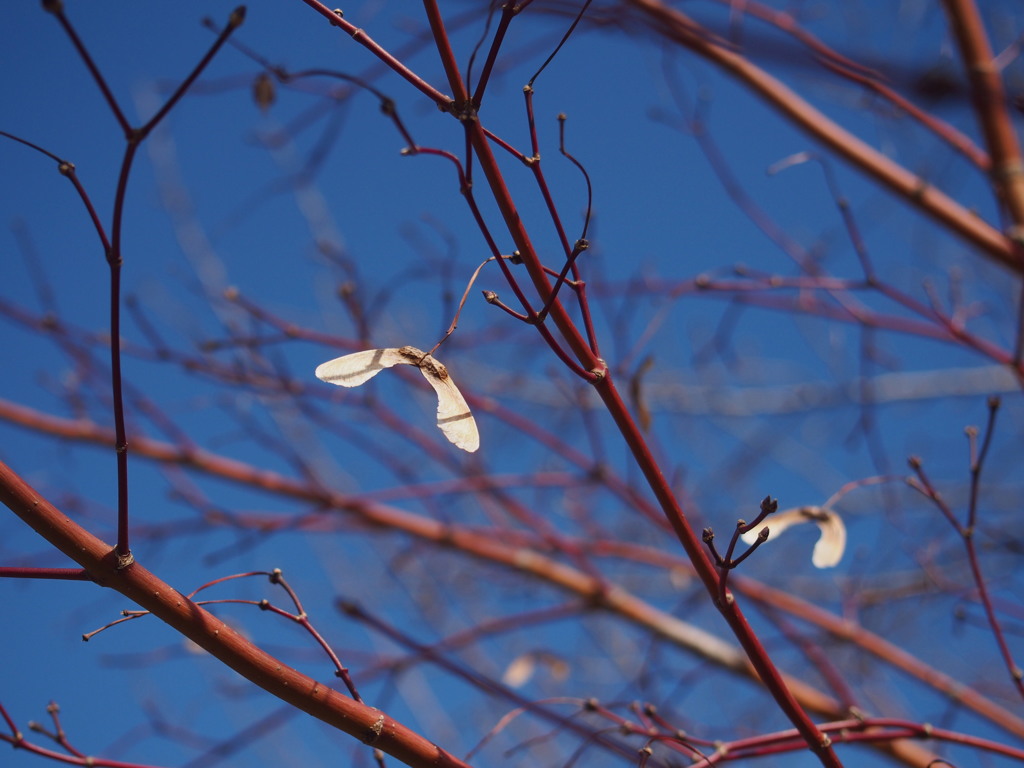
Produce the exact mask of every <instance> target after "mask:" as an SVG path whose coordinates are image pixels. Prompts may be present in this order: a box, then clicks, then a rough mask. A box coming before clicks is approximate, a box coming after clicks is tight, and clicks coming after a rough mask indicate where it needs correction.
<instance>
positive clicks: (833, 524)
mask: <svg viewBox="0 0 1024 768" xmlns="http://www.w3.org/2000/svg"><path fill="white" fill-rule="evenodd" d="M817 509H818V510H819V512H820V513H821V516H820V517H817V518H816V519H815V522H816V523H817V524H818V528H820V529H821V536H820V537H819V538H818V543H817V544H815V545H814V553H813V554H812V555H811V562H812V563H814V567H815V568H831V567H832V566H834V565H838V564H839V561H840V560H842V558H843V552H844V551H845V550H846V525H845V524H844V523H843V518H841V517H840V516H839V515H837V514H836V513H835V512H833V511H832V510H831V509H828V508H827V507H818V508H817Z"/></svg>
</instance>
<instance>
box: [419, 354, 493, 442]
mask: <svg viewBox="0 0 1024 768" xmlns="http://www.w3.org/2000/svg"><path fill="white" fill-rule="evenodd" d="M403 349H409V347H403ZM416 351H417V352H418V351H419V350H416ZM420 355H421V360H420V363H419V366H420V372H421V373H422V374H423V377H424V378H425V379H426V380H427V381H428V382H430V386H432V387H433V388H434V391H435V392H436V393H437V426H438V427H440V429H441V431H442V432H444V436H445V437H447V438H448V441H449V442H450V443H452V444H454V445H455V446H457V447H458V448H461V449H462V450H464V451H469V452H470V453H473V452H474V451H475V450H476V449H477V448H479V447H480V432H479V431H477V428H476V419H474V418H473V414H472V413H471V412H470V410H469V405H467V404H466V398H464V397H463V396H462V393H461V392H460V391H459V388H458V387H457V386H455V382H454V381H452V377H451V376H450V375H449V374H448V369H447V368H445V367H444V366H443V365H442V364H441V363H439V362H438V361H437V360H435V359H434V358H432V357H431V356H430V355H426V356H423V353H422V352H420Z"/></svg>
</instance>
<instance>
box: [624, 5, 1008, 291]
mask: <svg viewBox="0 0 1024 768" xmlns="http://www.w3.org/2000/svg"><path fill="white" fill-rule="evenodd" d="M629 3H630V5H631V6H633V7H634V8H635V9H637V10H639V11H641V12H642V13H644V14H645V15H646V16H648V17H649V19H650V20H651V22H652V23H651V25H650V28H651V30H652V31H654V32H655V33H656V34H658V35H661V36H662V37H666V38H668V39H670V40H673V41H675V42H677V43H679V44H680V45H683V46H686V47H687V48H689V49H690V50H692V51H694V52H695V53H698V54H700V55H701V56H703V57H704V58H706V59H708V60H709V61H712V62H714V63H715V64H717V65H718V66H720V67H721V68H722V69H723V70H724V71H725V72H727V73H729V74H730V75H732V76H734V77H736V78H737V79H738V80H739V81H740V82H742V83H743V84H744V85H746V86H747V87H749V88H750V89H752V90H753V91H754V92H755V93H757V94H758V95H759V96H761V97H762V98H763V99H765V100H766V101H767V102H768V103H769V104H771V105H772V106H773V107H774V108H776V109H777V110H778V111H779V112H781V113H782V114H783V115H784V116H785V117H786V118H788V119H789V120H790V121H792V122H793V123H794V124H795V125H796V126H798V127H799V128H801V129H802V130H804V131H806V132H807V133H809V134H810V135H811V136H813V137H814V138H815V139H817V140H818V141H820V142H822V143H823V144H824V145H825V146H826V147H828V149H829V150H831V151H832V152H834V153H835V154H836V155H837V156H839V157H842V158H843V159H845V160H847V161H848V162H849V163H850V164H851V165H852V166H853V167H854V168H857V169H859V170H861V171H863V172H864V173H866V174H868V175H869V176H871V177H872V178H874V179H875V180H876V181H878V182H879V183H880V184H882V185H883V186H884V187H886V188H887V189H889V190H891V191H892V192H893V193H895V194H896V195H898V196H900V197H902V198H903V199H904V200H906V201H907V202H908V203H910V204H911V205H913V206H915V207H917V208H919V209H920V210H922V211H924V212H925V213H927V214H928V215H929V216H931V217H932V218H933V219H934V220H936V221H937V222H938V223H939V224H940V225H942V226H943V227H946V228H948V229H949V230H951V231H952V232H954V233H956V234H957V235H958V236H959V237H961V238H963V239H964V240H966V241H967V242H969V243H972V244H973V245H974V246H975V247H977V248H978V249H979V250H981V251H982V253H984V254H986V255H987V256H989V257H990V258H992V259H994V260H996V261H997V262H999V263H1000V264H1002V265H1003V266H1005V267H1007V268H1008V269H1010V270H1012V271H1013V272H1016V273H1018V274H1021V273H1024V258H1022V256H1021V254H1020V253H1019V252H1018V250H1017V247H1016V245H1015V244H1014V242H1013V241H1012V240H1011V239H1010V238H1008V237H1006V236H1005V235H1003V234H1002V233H1001V232H999V231H998V230H997V229H996V228H994V227H993V226H992V225H990V224H988V223H987V222H985V221H984V220H982V219H981V218H979V217H978V216H977V214H975V213H974V212H973V211H971V210H969V209H967V208H965V207H964V206H962V205H960V203H958V202H956V201H955V200H953V199H952V198H951V197H949V196H948V195H946V194H945V193H943V192H942V191H940V190H939V189H938V188H936V187H934V186H932V185H931V184H930V183H929V182H928V181H927V180H925V179H923V178H921V177H920V176H917V175H916V174H913V173H911V172H910V171H908V170H907V169H905V168H904V167H903V166H901V165H899V164H898V163H894V162H893V161H892V160H890V159H889V158H888V157H886V156H885V155H883V154H882V153H881V152H879V151H878V150H876V149H875V148H874V147H872V146H870V145H868V144H867V143H866V142H864V141H862V140H861V139H859V138H857V137H856V136H854V135H853V134H852V133H850V132H849V131H847V130H845V129H844V128H842V127H841V126H839V125H838V124H837V123H835V122H833V121H832V120H830V119H829V118H828V117H826V116H825V115H824V114H822V113H821V112H820V111H819V110H817V109H815V108H814V107H812V106H811V105H810V104H809V103H807V102H806V101H805V100H804V99H802V98H801V97H800V96H799V95H797V94H796V93H795V92H793V91H792V90H790V89H789V88H788V87H786V86H785V85H784V84H783V83H782V82H781V81H779V80H777V79H776V78H775V77H773V76H772V75H770V74H768V73H767V72H765V71H764V70H763V69H761V68H760V67H758V66H756V65H755V64H754V63H753V62H751V61H750V60H749V59H748V58H746V57H745V56H743V55H742V54H740V53H737V52H736V51H734V50H732V49H731V48H728V47H726V46H724V45H721V44H719V43H717V42H716V41H715V40H714V39H713V36H712V35H711V34H710V33H709V32H707V30H705V29H703V27H701V26H700V25H699V24H697V23H696V22H694V21H693V20H692V19H690V18H689V17H688V16H686V15H685V14H683V13H681V12H680V11H679V10H677V9H675V8H670V7H669V6H667V5H666V4H665V3H663V2H661V1H660V0H629ZM993 162H994V163H995V159H994V158H993Z"/></svg>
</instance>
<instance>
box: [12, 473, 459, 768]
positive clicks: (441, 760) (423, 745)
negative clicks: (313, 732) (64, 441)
mask: <svg viewBox="0 0 1024 768" xmlns="http://www.w3.org/2000/svg"><path fill="white" fill-rule="evenodd" d="M0 501H3V503H4V504H6V505H7V507H8V508H9V509H10V510H11V511H12V512H14V513H15V514H16V515H17V516H18V517H20V518H21V519H22V520H23V521H24V522H25V523H26V524H28V525H29V526H30V527H31V528H32V529H33V530H35V531H36V533H38V534H39V535H40V536H42V537H43V538H44V539H46V540H47V541H48V542H50V543H51V544H52V545H53V546H54V547H56V548H57V549H59V550H60V551H61V552H63V553H64V554H65V555H67V556H68V557H70V558H71V559H72V560H75V561H76V562H77V563H79V564H80V565H81V566H82V567H83V568H85V569H86V570H87V571H88V572H89V574H90V576H91V577H92V579H93V580H94V581H95V582H96V583H98V584H100V585H102V586H105V587H110V588H111V589H114V590H116V591H117V592H120V593H121V594H122V595H124V596H125V597H127V598H128V599H129V600H131V601H132V602H134V603H136V604H137V605H139V606H141V607H143V608H145V609H146V610H147V611H149V612H151V613H152V614H153V615H154V616H156V617H157V618H159V619H161V620H162V621H164V622H166V623H167V624H169V625H170V626H171V627H173V628H174V629H175V630H177V631H178V632H180V633H181V634H182V635H184V636H185V637H187V638H189V639H190V640H192V641H193V642H195V643H196V644H197V645H199V646H200V647H202V648H203V649H205V650H206V651H207V652H209V653H210V654H211V655H213V656H215V657H216V658H218V659H219V660H220V661H221V662H223V663H224V664H225V665H227V666H228V667H230V668H231V669H233V670H235V671H236V672H238V674H240V675H241V676H242V677H244V678H246V679H247V680H249V681H250V682H252V683H255V684H256V685H258V686H260V687H261V688H263V689H264V690H266V691H267V692H268V693H271V694H273V695H274V696H276V697H278V698H280V699H281V700H282V701H285V702H288V703H289V704H291V705H292V706H294V707H297V708H298V709H301V710H302V711H303V712H306V713H307V714H310V715H312V716H313V717H316V718H318V719H320V720H323V721H324V722H325V723H327V724H328V725H331V726H333V727H335V728H338V729H340V730H342V731H345V732H346V733H348V734H350V735H352V736H355V737H356V738H358V739H359V740H360V741H363V742H364V743H366V744H368V745H371V746H373V747H374V748H377V749H381V750H383V751H385V752H387V753H388V754H390V755H393V756H394V757H396V758H397V759H399V760H401V761H402V762H404V763H407V764H408V765H411V766H423V768H427V767H428V766H429V767H430V768H439V767H440V766H446V767H450V768H468V766H467V764H466V763H464V762H462V761H461V760H459V759H457V758H456V757H454V756H452V755H450V754H448V753H447V752H445V751H444V750H443V749H441V748H440V747H438V746H437V745H436V744H433V743H431V742H429V741H428V740H427V739H425V738H423V737H422V736H421V735H419V734H418V733H416V732H415V731H412V730H410V729H408V728H406V727H405V726H404V725H402V724H401V723H399V722H397V721H395V720H393V719H391V718H389V717H387V716H386V715H385V714H384V713H382V712H381V711H380V710H377V709H375V708H373V707H368V706H366V705H363V704H360V703H358V702H356V701H354V700H352V699H350V698H349V697H347V696H344V695H342V694H341V693H339V692H338V691H335V690H334V689H333V688H329V687H327V686H325V685H324V684H323V683H321V682H319V681H317V680H314V679H312V678H310V677H307V676H306V675H303V674H301V673H300V672H298V671H296V670H294V669H292V668H290V667H288V666H287V665H285V664H283V663H281V662H280V661H279V660H277V659H276V658H274V657H273V656H271V655H270V654H268V653H266V652H264V651H262V650H261V649H260V648H258V647H257V646H255V645H253V644H252V643H251V642H249V641H248V640H247V639H245V638H244V637H243V636H242V635H240V634H239V633H238V632H237V631H236V630H235V629H234V628H232V627H231V626H230V625H228V624H225V623H224V622H223V621H221V620H220V619H218V618H217V617H216V616H214V615H213V614H210V613H208V612H207V611H206V610H204V609H203V608H202V607H200V606H198V605H196V604H195V603H193V602H192V601H191V600H189V599H188V598H187V597H185V596H184V595H183V594H181V593H180V592H178V591H177V590H176V589H174V588H173V587H171V586H170V585H168V584H165V583H164V582H163V581H161V580H160V579H159V578H158V577H157V576H156V575H155V574H153V573H150V572H149V571H147V570H146V569H145V568H144V567H142V566H141V565H140V564H139V563H138V562H135V563H133V564H131V565H129V566H126V567H125V566H123V565H122V564H121V563H120V562H119V558H118V557H117V554H116V553H115V551H114V550H113V549H112V548H111V546H110V545H109V544H107V543H106V542H104V541H101V540H100V539H98V538H96V537H95V536H93V535H92V534H91V533H89V532H88V531H86V530H85V529H84V528H82V527H81V526H79V525H78V524H76V523H75V522H74V521H72V520H71V519H70V518H69V517H68V516H67V515H65V514H62V513H61V512H60V510H58V509H57V508H56V507H54V506H53V505H51V504H50V503H49V502H48V501H47V500H46V499H44V498H42V497H41V496H40V495H39V494H38V493H36V492H35V491H34V490H33V489H32V488H31V487H29V485H28V484H27V483H25V481H24V480H22V479H21V478H20V477H19V476H18V475H17V474H16V473H15V472H14V471H12V470H11V468H10V467H8V466H7V465H6V464H2V463H0Z"/></svg>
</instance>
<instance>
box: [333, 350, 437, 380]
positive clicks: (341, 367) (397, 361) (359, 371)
mask: <svg viewBox="0 0 1024 768" xmlns="http://www.w3.org/2000/svg"><path fill="white" fill-rule="evenodd" d="M402 349H409V347H402ZM422 354H423V353H422V352H421V353H420V355H421V356H422ZM403 364H404V365H416V360H415V359H412V360H410V359H409V358H408V357H406V356H404V355H402V354H401V350H399V349H367V350H364V351H362V352H355V353H353V354H351V355H345V356H344V357H337V358H335V359H334V360H328V361H327V362H326V363H323V364H322V365H318V366H317V369H316V377H317V378H318V379H320V380H321V381H327V382H330V383H331V384H337V385H338V386H339V387H358V386H359V385H360V384H362V383H363V382H366V381H369V380H370V379H372V378H373V377H374V376H376V375H377V374H378V373H380V372H381V371H383V370H384V369H385V368H390V367H391V366H393V365H403Z"/></svg>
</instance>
